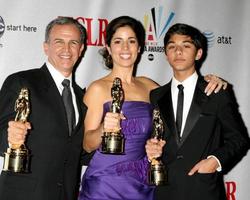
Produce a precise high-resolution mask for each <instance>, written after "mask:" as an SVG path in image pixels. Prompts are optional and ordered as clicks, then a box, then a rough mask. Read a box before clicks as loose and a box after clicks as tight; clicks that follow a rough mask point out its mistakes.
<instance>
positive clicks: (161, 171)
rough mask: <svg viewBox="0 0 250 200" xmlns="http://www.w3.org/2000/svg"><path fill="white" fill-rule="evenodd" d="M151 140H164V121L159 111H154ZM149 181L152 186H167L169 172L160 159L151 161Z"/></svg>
mask: <svg viewBox="0 0 250 200" xmlns="http://www.w3.org/2000/svg"><path fill="white" fill-rule="evenodd" d="M151 138H155V139H157V140H161V139H162V138H163V121H162V119H161V116H160V111H159V110H158V109H154V110H153V131H152V135H151ZM148 179H149V184H150V185H157V186H158V185H166V183H167V171H166V167H165V166H164V164H163V163H162V161H161V160H160V158H153V159H152V160H151V163H150V169H149V173H148Z"/></svg>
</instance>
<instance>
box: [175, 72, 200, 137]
mask: <svg viewBox="0 0 250 200" xmlns="http://www.w3.org/2000/svg"><path fill="white" fill-rule="evenodd" d="M197 80H198V74H197V73H196V72H194V73H193V74H192V75H191V76H189V77H188V78H187V79H186V80H184V81H183V82H179V81H178V80H177V79H176V78H175V77H173V78H172V82H171V93H172V104H173V109H174V117H175V119H176V109H177V99H178V92H179V89H178V88H177V86H178V85H179V84H182V85H183V87H184V89H183V92H184V101H183V115H182V124H181V133H180V136H182V134H183V129H184V127H185V124H186V120H187V115H188V112H189V109H190V106H191V103H192V100H193V96H194V90H195V86H196V83H197Z"/></svg>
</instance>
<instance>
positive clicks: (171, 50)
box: [165, 34, 202, 80]
mask: <svg viewBox="0 0 250 200" xmlns="http://www.w3.org/2000/svg"><path fill="white" fill-rule="evenodd" d="M165 49H166V57H167V60H168V62H169V64H170V65H171V67H172V68H173V72H174V76H175V77H176V78H177V79H178V80H184V79H186V78H187V77H188V76H190V75H192V74H193V73H194V71H195V60H199V59H200V58H201V56H202V49H197V48H196V47H195V45H194V44H193V41H192V39H191V37H190V36H187V35H180V34H173V35H172V36H171V37H170V39H169V41H168V43H167V45H166V48H165Z"/></svg>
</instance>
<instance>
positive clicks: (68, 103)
mask: <svg viewBox="0 0 250 200" xmlns="http://www.w3.org/2000/svg"><path fill="white" fill-rule="evenodd" d="M62 85H63V87H64V88H63V91H62V98H63V103H64V106H65V110H66V114H67V119H68V127H69V136H71V133H72V130H73V128H74V126H75V110H74V106H73V101H72V94H71V91H70V81H69V80H68V79H64V80H63V82H62Z"/></svg>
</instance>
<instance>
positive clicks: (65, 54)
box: [44, 24, 84, 77]
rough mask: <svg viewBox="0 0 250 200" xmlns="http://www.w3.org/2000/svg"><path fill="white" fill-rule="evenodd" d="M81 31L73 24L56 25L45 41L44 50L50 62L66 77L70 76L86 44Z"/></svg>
mask: <svg viewBox="0 0 250 200" xmlns="http://www.w3.org/2000/svg"><path fill="white" fill-rule="evenodd" d="M80 39H81V33H80V31H79V29H78V28H77V27H76V26H75V25H73V24H65V25H55V26H54V27H53V28H52V29H51V32H50V35H49V40H48V41H47V42H45V43H44V52H45V54H46V55H47V56H48V60H49V62H50V63H51V64H52V65H53V66H54V67H55V68H56V69H57V70H58V71H59V72H60V73H61V74H63V75H64V76H65V77H68V76H69V75H70V74H71V73H72V70H73V67H74V65H75V63H76V61H77V60H78V58H79V57H80V56H81V53H82V51H83V48H84V45H83V44H82V43H81V41H80Z"/></svg>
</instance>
